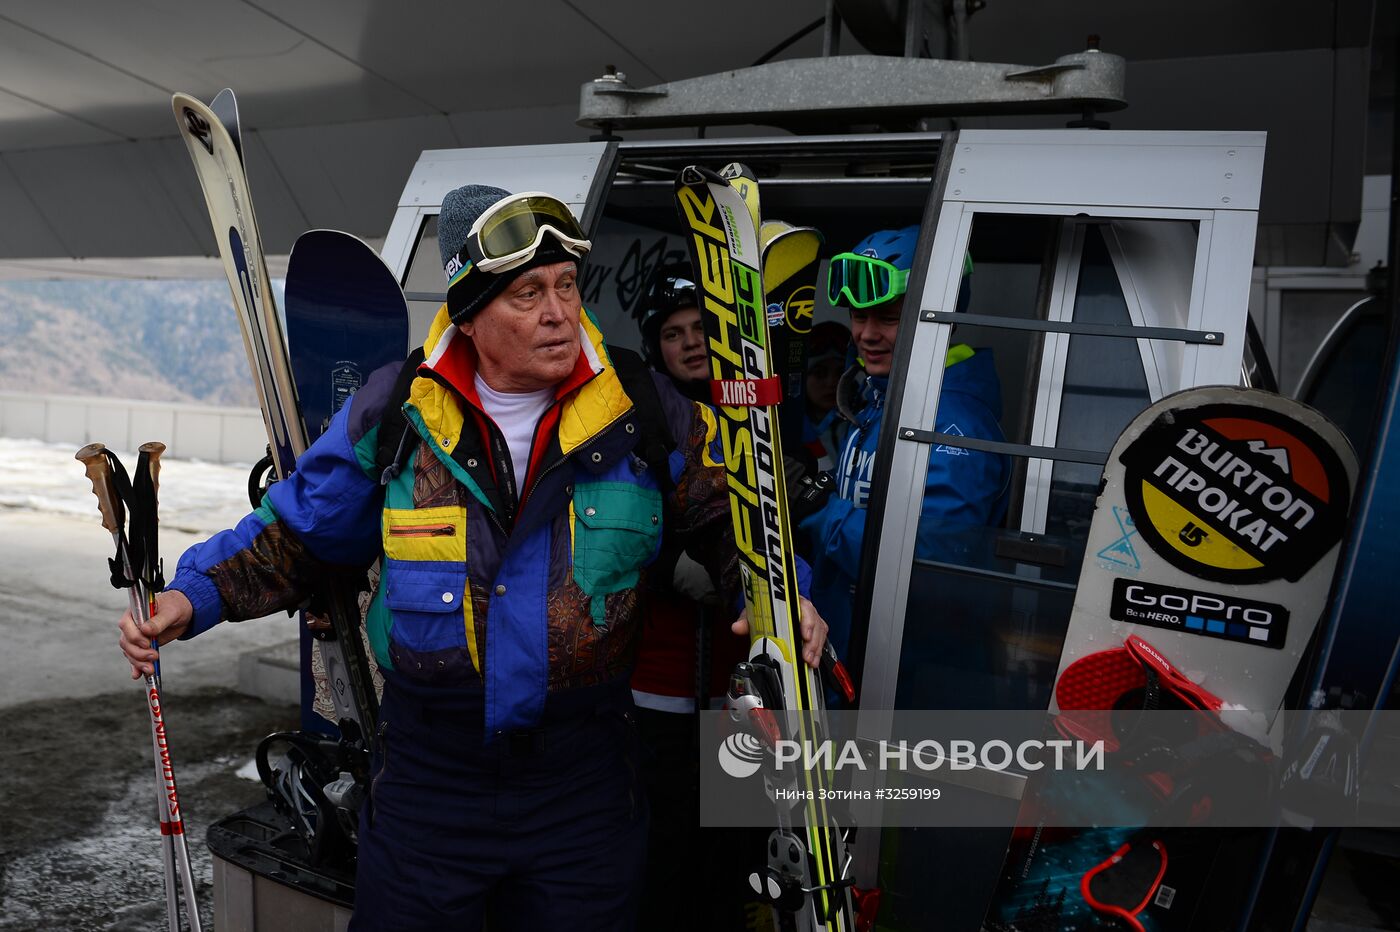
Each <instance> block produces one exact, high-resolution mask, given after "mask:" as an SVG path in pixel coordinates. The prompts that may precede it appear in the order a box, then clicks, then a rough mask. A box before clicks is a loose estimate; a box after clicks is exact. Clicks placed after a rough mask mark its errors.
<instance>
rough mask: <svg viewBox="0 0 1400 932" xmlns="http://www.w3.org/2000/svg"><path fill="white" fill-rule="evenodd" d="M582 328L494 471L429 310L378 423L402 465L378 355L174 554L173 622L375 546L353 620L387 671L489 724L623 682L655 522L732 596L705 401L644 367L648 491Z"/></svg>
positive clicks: (218, 614)
mask: <svg viewBox="0 0 1400 932" xmlns="http://www.w3.org/2000/svg"><path fill="white" fill-rule="evenodd" d="M580 330H581V343H582V348H581V352H580V354H579V358H578V361H577V363H576V365H575V368H574V372H573V374H572V375H571V376H570V377H569V378H568V379H566V380H565V381H564V382H563V383H561V384H560V385H559V386H558V387H557V389H556V392H555V397H556V400H555V403H554V404H553V406H552V407H551V408H550V409H549V410H548V411H547V412H546V413H545V415H544V417H543V418H542V419H541V421H540V424H539V427H538V428H537V430H536V434H535V443H534V446H533V450H532V453H531V457H530V466H529V470H528V473H527V475H526V477H524V479H523V481H519V482H516V483H511V482H509V481H506V479H507V477H505V476H503V475H502V470H508V469H509V468H510V467H509V454H508V452H506V451H505V444H504V441H503V440H502V439H501V437H500V431H499V430H498V429H497V428H496V426H495V425H494V424H493V423H492V422H491V420H490V418H489V417H488V416H487V415H486V414H485V413H484V411H483V410H482V408H481V405H480V403H479V399H478V398H477V393H476V388H475V383H474V373H475V358H476V357H475V351H474V350H473V349H472V347H471V341H470V340H469V339H468V338H466V337H465V336H463V335H462V334H461V333H460V332H459V331H458V330H457V328H456V327H454V326H452V325H451V323H450V321H449V319H448V316H447V309H446V307H444V308H442V309H440V310H439V311H438V314H437V317H436V319H435V320H434V322H433V325H432V328H431V330H430V333H429V336H428V340H427V343H426V344H425V346H424V353H425V355H426V359H425V361H424V362H423V364H422V365H421V366H420V367H419V369H418V372H417V376H416V378H414V379H413V381H412V384H411V386H410V389H409V396H408V400H407V402H405V403H404V404H403V412H404V415H405V417H406V418H407V426H406V428H405V431H406V432H405V433H404V434H403V436H402V438H398V437H391V438H389V439H390V441H391V442H392V443H394V444H396V445H397V444H400V442H401V441H402V443H403V444H405V445H406V446H405V449H411V453H409V455H408V456H407V457H406V458H405V459H404V461H403V462H404V465H403V468H402V469H401V470H400V471H399V472H398V473H397V475H394V476H393V477H392V479H391V480H390V481H388V483H387V485H381V484H380V480H381V469H380V468H378V467H377V466H376V450H377V447H378V443H379V436H378V434H379V431H380V430H381V428H382V427H383V425H382V424H381V422H382V421H383V420H384V414H385V409H386V405H387V404H388V403H389V400H390V398H391V396H392V394H393V390H394V383H395V376H396V372H395V371H394V370H395V369H396V368H397V367H396V366H390V367H386V368H385V369H381V370H379V371H378V372H376V373H374V374H373V375H372V376H371V377H370V379H369V380H368V381H367V382H366V384H365V385H364V386H363V387H362V388H361V389H360V390H359V391H358V392H356V393H355V395H354V396H353V397H352V398H351V400H350V403H349V404H347V405H346V406H345V408H343V409H342V410H341V411H340V412H339V413H338V414H337V415H336V416H335V418H334V419H333V420H332V422H331V425H330V427H329V429H328V430H327V431H326V433H325V434H324V435H323V436H322V437H321V438H320V439H318V440H317V441H316V442H315V443H314V444H313V445H312V446H311V448H310V449H309V450H307V452H306V453H305V454H304V455H303V456H302V457H301V458H300V459H299V460H298V461H297V469H296V472H295V473H293V475H292V476H291V477H290V478H288V479H286V480H284V481H282V482H278V483H276V484H275V485H274V486H273V487H272V488H271V489H270V490H269V492H268V494H267V495H266V496H265V497H264V499H263V502H262V505H261V506H260V507H259V508H258V509H257V510H256V511H254V512H253V513H252V514H250V515H248V516H247V517H246V518H244V519H243V520H242V521H241V522H240V523H239V524H238V526H237V527H235V528H233V529H232V530H229V531H223V532H220V533H219V534H216V535H214V536H213V537H211V538H210V539H209V540H208V541H205V542H204V543H202V544H198V545H196V546H194V547H192V548H190V550H188V551H187V552H186V553H185V554H184V556H183V557H181V559H180V565H179V569H178V570H177V572H176V574H175V578H174V580H173V581H172V583H171V588H175V589H179V590H181V591H182V592H184V593H185V594H186V596H188V597H189V599H190V601H191V603H192V604H193V605H194V608H195V617H194V621H193V624H192V626H191V629H190V632H189V634H188V635H186V636H194V635H197V634H199V633H200V632H202V631H205V630H208V629H209V628H210V627H212V626H213V625H214V624H216V623H217V622H219V621H220V620H221V619H223V618H228V619H230V620H236V619H243V618H254V617H259V616H261V615H266V614H269V613H271V612H273V611H276V610H278V609H285V608H290V607H294V606H296V605H299V604H301V603H302V602H303V601H304V600H305V598H306V597H307V595H308V594H309V593H310V591H311V589H312V587H313V585H314V583H315V580H316V578H317V577H318V576H319V575H320V574H322V573H323V572H325V570H326V569H327V567H351V568H363V567H367V566H369V565H370V564H371V563H372V562H373V561H374V560H375V559H377V558H381V557H382V560H383V562H382V573H381V578H380V582H379V585H378V587H377V589H376V591H375V592H374V594H373V597H372V599H371V602H370V606H369V610H368V615H367V617H366V627H367V629H368V635H369V641H370V645H371V647H372V648H373V650H374V655H375V659H376V660H377V661H378V663H379V666H380V669H381V670H382V671H383V672H384V675H385V677H386V679H387V680H388V681H389V682H390V683H391V684H392V685H394V686H396V687H398V688H403V689H407V690H410V691H413V692H415V693H418V694H420V695H425V696H426V695H431V696H434V697H437V698H439V699H442V700H444V701H446V700H447V698H448V697H454V698H456V699H461V700H463V701H464V702H465V703H466V704H468V705H471V704H474V703H475V702H480V703H484V714H485V724H486V728H487V734H495V733H498V732H501V731H505V730H510V729H518V728H528V727H531V726H533V725H534V724H536V723H537V722H539V721H540V720H541V716H542V714H543V711H544V704H545V700H546V697H547V695H552V694H557V693H560V692H562V691H565V690H571V689H577V688H582V687H588V686H593V685H598V684H611V683H622V682H624V681H625V678H626V675H627V673H628V670H629V669H630V666H631V663H632V654H633V650H634V644H635V640H636V632H637V628H638V625H639V618H638V605H639V594H638V587H639V585H640V584H641V583H642V581H643V580H644V578H645V576H646V573H647V567H648V565H649V564H650V563H651V562H652V561H653V560H654V558H655V556H656V554H657V553H658V551H659V549H660V546H661V541H662V535H663V534H666V535H675V539H676V540H677V541H678V542H680V543H681V544H683V545H684V546H685V548H686V550H687V551H688V552H689V553H690V554H691V555H692V556H693V557H694V558H695V559H696V560H697V561H698V562H700V563H701V564H702V565H703V566H704V567H705V568H706V569H707V570H709V571H710V573H711V574H712V575H713V576H714V577H715V578H716V579H718V580H720V581H721V587H722V589H723V590H725V591H726V592H727V593H730V594H732V596H733V598H735V599H737V594H738V558H737V552H736V550H735V547H734V538H733V529H732V525H731V522H730V519H729V504H728V499H727V492H726V486H725V478H724V469H723V466H722V465H721V462H720V460H719V458H718V455H719V445H718V441H717V439H716V424H715V421H714V418H713V415H712V414H711V413H710V412H709V411H708V409H705V408H704V407H703V406H700V405H696V404H694V403H693V402H691V401H689V400H687V399H685V398H683V397H682V396H681V395H679V394H678V393H677V392H676V391H675V390H674V388H673V387H672V386H671V385H670V384H669V382H668V381H667V380H666V379H665V378H664V377H661V376H659V375H658V376H656V378H655V381H656V384H657V391H658V394H659V397H660V401H661V408H662V413H663V415H664V416H665V418H666V421H667V424H668V426H669V429H670V431H671V435H672V437H673V438H676V441H677V449H676V450H675V452H674V453H673V454H672V455H671V456H670V457H669V460H670V461H669V462H668V464H667V467H668V468H669V470H670V476H671V480H672V485H673V490H672V491H671V492H670V493H669V494H668V495H666V496H663V495H662V493H661V491H660V487H659V485H658V483H657V481H656V476H655V472H654V470H653V469H652V468H651V467H649V466H648V464H646V463H644V462H643V461H642V460H641V459H640V458H639V457H638V455H637V453H636V452H635V450H636V447H637V444H638V439H639V435H640V431H641V427H640V425H639V418H638V415H637V412H636V411H635V410H634V408H633V405H632V401H631V399H629V398H628V396H627V394H626V392H625V391H624V389H623V386H622V382H621V381H620V379H619V377H618V375H617V372H616V370H615V369H614V368H613V366H612V365H611V363H610V362H609V359H608V356H607V350H606V348H605V347H604V344H603V340H602V336H601V334H600V333H599V331H598V329H597V325H596V323H595V322H594V321H593V320H592V318H591V316H590V315H588V314H587V312H585V313H584V314H583V315H582V317H581V319H580ZM503 453H504V462H503V461H502V459H503V457H502V454H503ZM515 486H518V487H519V489H520V492H519V495H518V498H519V501H518V502H517V501H516V498H517V496H515V495H513V494H511V490H512V488H514V487H515Z"/></svg>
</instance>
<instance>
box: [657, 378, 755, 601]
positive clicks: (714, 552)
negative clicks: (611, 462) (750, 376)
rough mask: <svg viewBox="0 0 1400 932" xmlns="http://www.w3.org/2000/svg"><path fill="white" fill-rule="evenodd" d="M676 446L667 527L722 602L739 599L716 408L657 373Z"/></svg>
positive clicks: (731, 525) (664, 407)
mask: <svg viewBox="0 0 1400 932" xmlns="http://www.w3.org/2000/svg"><path fill="white" fill-rule="evenodd" d="M653 379H654V381H655V382H656V390H657V394H658V395H659V396H660V400H661V408H662V411H663V412H664V414H665V415H666V420H667V423H668V425H669V426H670V428H671V437H672V439H673V440H675V442H676V447H675V449H674V450H672V451H671V456H670V462H669V464H668V465H669V467H670V471H671V481H672V484H673V486H674V488H673V490H672V492H671V494H670V496H669V497H668V499H667V501H666V524H665V532H666V534H667V535H668V536H671V535H674V538H673V539H674V540H675V541H676V542H677V543H679V544H680V546H681V548H682V549H684V550H685V552H686V553H687V554H689V555H690V557H691V558H692V559H693V560H695V562H697V563H699V564H700V565H701V566H702V567H704V568H705V570H706V571H707V572H708V573H709V574H710V577H711V579H713V580H715V583H716V588H718V589H719V592H720V600H721V601H720V604H721V605H733V604H742V603H741V602H739V601H737V600H738V599H739V593H740V586H739V551H738V549H737V548H736V547H735V545H734V524H733V522H732V521H731V520H730V518H729V489H728V486H727V484H726V483H725V478H724V459H723V453H722V451H721V449H720V441H719V431H718V426H717V425H716V423H715V417H714V413H713V412H712V411H710V409H709V408H707V407H706V406H704V405H701V404H698V403H697V402H694V401H691V400H690V399H688V398H686V397H685V396H683V395H682V394H681V393H680V392H678V391H677V390H676V387H675V386H674V385H672V384H671V381H670V379H668V378H666V377H665V376H663V375H660V374H659V373H657V374H654V375H653Z"/></svg>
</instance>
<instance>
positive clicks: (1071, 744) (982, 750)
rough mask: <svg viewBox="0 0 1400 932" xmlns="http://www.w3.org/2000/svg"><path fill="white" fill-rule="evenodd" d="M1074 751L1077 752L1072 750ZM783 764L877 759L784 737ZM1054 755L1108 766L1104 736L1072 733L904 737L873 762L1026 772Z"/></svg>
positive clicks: (1063, 761)
mask: <svg viewBox="0 0 1400 932" xmlns="http://www.w3.org/2000/svg"><path fill="white" fill-rule="evenodd" d="M1071 750H1072V751H1073V752H1074V753H1073V756H1072V757H1071V755H1070V751H1071ZM773 755H774V759H775V761H776V762H777V764H778V765H779V766H782V765H785V764H800V766H801V767H802V768H803V769H804V770H811V769H814V768H820V769H822V770H847V769H850V770H870V769H871V767H872V761H871V760H868V759H867V757H866V755H865V754H863V753H861V749H860V746H859V745H858V744H857V742H855V741H843V742H840V746H839V749H838V746H837V742H835V741H815V742H814V741H791V740H783V741H779V742H778V743H777V745H776V747H775V748H774V751H773ZM1047 756H1049V757H1050V758H1053V763H1050V766H1052V767H1053V769H1055V770H1067V769H1070V764H1071V762H1072V764H1073V769H1074V770H1079V771H1082V770H1103V769H1104V743H1103V741H1102V740H1098V741H1095V742H1093V743H1092V744H1087V743H1086V742H1084V741H1073V740H1070V739H1068V738H1053V739H1050V740H1047V741H1041V740H1039V739H1035V738H1031V739H1027V740H1025V741H1022V742H1020V743H1018V744H1016V745H1014V746H1013V745H1012V744H1011V743H1010V742H1009V741H1002V740H1001V739H999V738H996V739H992V740H990V741H984V742H983V743H982V744H980V745H979V744H978V743H977V742H975V741H971V740H967V739H961V738H955V739H953V740H951V741H948V742H947V747H946V748H945V747H944V745H943V743H941V742H938V741H933V740H925V741H919V742H916V743H914V744H909V743H907V742H904V741H897V742H890V741H883V740H882V741H881V742H880V743H879V751H878V753H876V754H874V755H871V757H872V758H873V766H875V767H876V768H877V769H879V770H902V771H907V770H909V769H910V765H911V764H912V765H913V769H916V770H923V771H933V770H938V769H940V768H942V767H944V766H945V765H946V767H947V768H948V769H949V770H976V769H978V768H982V769H984V770H1008V769H1010V767H1011V765H1012V764H1013V763H1015V765H1016V766H1017V767H1019V768H1020V769H1022V770H1025V771H1034V770H1043V769H1044V768H1045V767H1046V765H1047V763H1048V762H1047V760H1046V757H1047Z"/></svg>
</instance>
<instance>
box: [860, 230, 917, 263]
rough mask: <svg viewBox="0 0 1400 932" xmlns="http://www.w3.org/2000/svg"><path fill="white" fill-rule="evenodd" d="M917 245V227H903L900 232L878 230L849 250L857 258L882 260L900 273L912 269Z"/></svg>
mask: <svg viewBox="0 0 1400 932" xmlns="http://www.w3.org/2000/svg"><path fill="white" fill-rule="evenodd" d="M918 245H919V227H918V224H915V225H914V226H910V227H905V228H904V229H902V230H879V231H877V232H875V233H871V234H870V235H869V236H867V237H866V238H865V239H863V240H861V241H860V242H859V243H857V244H856V247H855V248H854V249H852V250H851V252H853V253H855V254H856V255H858V256H870V257H871V258H874V259H883V260H884V261H886V262H888V263H889V264H890V265H892V266H894V267H895V268H897V269H900V270H902V271H906V272H907V271H908V270H909V269H911V268H913V267H914V249H915V247H916V246H918Z"/></svg>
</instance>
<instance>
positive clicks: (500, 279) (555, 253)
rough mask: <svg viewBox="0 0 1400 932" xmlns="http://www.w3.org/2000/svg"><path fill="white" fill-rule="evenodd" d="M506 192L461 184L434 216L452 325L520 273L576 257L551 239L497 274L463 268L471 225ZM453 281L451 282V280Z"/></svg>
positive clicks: (572, 259) (505, 194) (570, 260)
mask: <svg viewBox="0 0 1400 932" xmlns="http://www.w3.org/2000/svg"><path fill="white" fill-rule="evenodd" d="M510 196H511V194H510V192H509V191H506V190H503V189H501V188H493V187H491V186H490V185H484V184H465V185H462V186H461V187H460V188H455V189H453V190H451V191H449V192H447V196H446V197H444V198H443V199H442V211H441V212H440V213H439V214H438V250H439V251H440V253H441V255H442V266H443V271H444V272H445V273H446V275H447V281H448V286H447V312H448V314H449V315H451V318H452V323H454V324H462V323H465V322H466V321H469V320H471V319H472V317H473V316H475V315H476V312H477V311H479V310H481V309H482V308H483V307H485V306H486V305H488V304H490V303H491V300H492V299H493V298H495V297H496V296H497V295H498V294H500V293H501V292H502V291H504V290H505V288H506V286H507V285H509V284H510V283H511V282H513V281H515V279H516V278H517V277H519V276H520V275H521V274H522V273H524V272H527V271H529V270H530V269H533V268H535V267H536V266H541V265H549V264H551V263H554V262H577V261H578V258H577V257H576V256H575V255H574V254H573V253H571V252H569V251H568V250H567V249H565V248H564V245H563V244H562V243H560V242H559V240H557V239H555V238H554V237H552V236H546V237H544V239H542V240H541V241H540V245H539V247H538V248H537V249H536V250H535V254H534V255H533V256H531V257H530V259H529V261H527V262H525V264H523V265H518V266H516V267H515V268H513V269H510V270H508V271H504V272H501V273H499V274H497V273H494V272H483V271H481V269H478V268H476V267H475V266H470V267H466V268H465V269H464V265H465V264H466V256H465V255H464V254H463V252H462V249H463V247H465V246H466V244H467V235H468V234H469V233H470V232H471V228H472V224H474V223H476V221H477V218H478V217H480V216H481V215H482V214H484V213H485V212H486V211H487V210H488V209H489V208H490V207H491V205H493V204H495V203H496V202H497V201H499V200H501V199H502V198H506V197H510ZM454 278H455V281H454Z"/></svg>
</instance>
